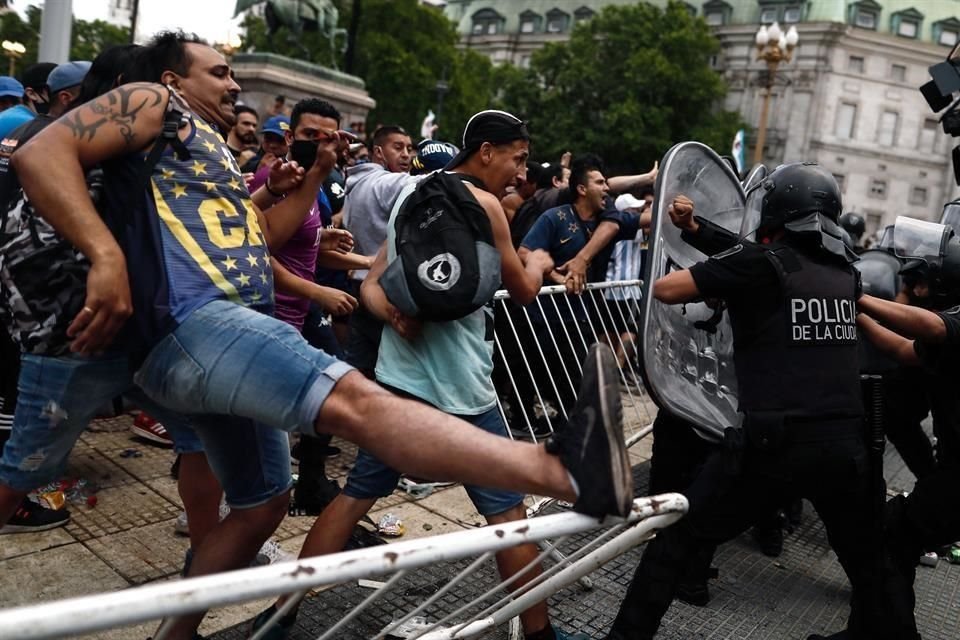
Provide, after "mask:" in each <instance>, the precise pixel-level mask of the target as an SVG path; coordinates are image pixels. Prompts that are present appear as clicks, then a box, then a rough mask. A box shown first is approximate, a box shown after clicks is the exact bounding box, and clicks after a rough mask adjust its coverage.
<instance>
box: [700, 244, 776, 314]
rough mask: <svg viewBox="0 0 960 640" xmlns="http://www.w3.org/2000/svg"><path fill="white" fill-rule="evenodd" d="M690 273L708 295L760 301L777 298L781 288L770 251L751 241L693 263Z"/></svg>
mask: <svg viewBox="0 0 960 640" xmlns="http://www.w3.org/2000/svg"><path fill="white" fill-rule="evenodd" d="M690 275H691V276H692V277H693V281H694V282H695V283H696V284H697V290H698V291H699V292H700V295H701V296H702V297H704V298H723V299H724V300H727V301H728V302H734V301H735V300H737V299H738V298H748V299H749V300H751V301H759V300H761V299H763V298H766V297H771V298H774V299H775V298H776V296H777V295H778V293H779V290H780V279H779V278H778V277H777V272H776V269H775V268H774V266H773V263H771V262H770V259H769V258H768V257H767V255H766V251H765V250H764V249H763V248H762V247H760V246H758V245H755V244H753V243H749V242H744V243H741V244H737V245H734V246H733V247H731V248H729V249H727V250H726V251H721V252H720V253H718V254H716V255H714V256H712V257H710V258H707V259H706V260H704V261H703V262H699V263H697V264H695V265H693V266H692V267H690Z"/></svg>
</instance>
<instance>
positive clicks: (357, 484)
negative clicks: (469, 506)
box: [343, 408, 523, 516]
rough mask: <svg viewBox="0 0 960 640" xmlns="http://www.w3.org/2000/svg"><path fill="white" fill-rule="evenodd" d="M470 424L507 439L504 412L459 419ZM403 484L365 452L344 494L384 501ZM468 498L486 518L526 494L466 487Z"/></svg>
mask: <svg viewBox="0 0 960 640" xmlns="http://www.w3.org/2000/svg"><path fill="white" fill-rule="evenodd" d="M457 417H458V418H461V419H463V420H466V421H467V422H469V423H470V424H472V425H474V426H476V427H479V428H481V429H483V430H484V431H486V432H487V433H492V434H494V435H498V436H503V437H507V427H506V425H504V424H503V419H502V418H501V417H500V411H499V410H498V409H497V408H493V409H490V410H489V411H486V412H484V413H481V414H479V415H476V416H457ZM399 481H400V473H399V472H398V471H394V470H393V469H391V468H390V467H388V466H387V465H385V464H384V463H382V462H380V461H379V460H378V459H377V458H375V457H373V454H370V453H368V452H366V451H364V450H363V449H360V450H359V451H358V452H357V461H356V462H355V463H354V465H353V469H351V470H350V475H349V476H347V483H346V485H345V486H344V487H343V493H344V495H347V496H350V497H351V498H354V499H357V500H369V499H371V498H383V497H384V496H388V495H390V494H391V493H393V490H394V489H396V488H397V482H399ZM463 488H464V489H466V490H467V495H468V496H470V500H471V501H472V502H473V506H475V507H476V508H477V512H478V513H479V514H480V515H482V516H495V515H498V514H501V513H503V512H505V511H509V510H510V509H512V508H513V507H515V506H517V505H518V504H521V503H522V502H523V494H522V493H514V492H513V491H504V490H503V489H487V488H484V487H477V486H474V485H464V486H463Z"/></svg>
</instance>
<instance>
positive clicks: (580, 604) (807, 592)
mask: <svg viewBox="0 0 960 640" xmlns="http://www.w3.org/2000/svg"><path fill="white" fill-rule="evenodd" d="M131 421H132V419H131V418H130V417H129V416H121V417H118V418H112V419H104V420H97V421H95V422H94V423H93V425H91V429H90V430H88V431H87V432H86V433H85V434H84V436H83V437H82V439H81V441H80V442H79V443H78V445H77V447H76V449H75V450H74V453H73V455H72V457H71V463H70V467H69V469H68V473H69V475H71V476H74V477H82V478H85V479H87V480H88V481H92V482H95V483H97V484H98V485H99V486H100V490H99V493H98V498H99V501H98V504H97V506H95V507H93V508H88V507H85V506H79V507H72V511H73V514H74V515H73V520H72V521H71V523H70V524H69V525H68V526H66V527H65V528H63V529H58V530H53V531H48V532H41V533H35V534H19V535H6V536H0V603H2V604H0V606H3V607H7V606H16V605H22V604H28V603H36V602H41V601H49V600H55V599H59V598H65V597H70V596H77V595H82V594H88V593H97V592H104V591H110V590H115V589H122V588H124V587H127V586H131V585H138V584H143V583H145V582H150V581H155V580H170V579H176V578H177V575H178V572H179V570H180V568H181V565H182V562H183V554H184V552H185V551H186V548H187V539H186V538H185V537H181V536H177V535H174V533H173V523H174V521H175V519H176V517H177V515H178V514H179V513H180V503H179V498H178V496H177V491H176V484H175V482H174V481H173V480H172V478H171V477H170V473H169V470H170V464H171V463H172V461H173V455H172V453H171V452H170V451H169V450H165V449H161V448H157V447H154V446H152V445H150V444H148V443H145V442H143V441H139V440H137V439H136V438H135V437H133V436H132V435H131V434H130V432H129V430H128V428H129V425H130V423H131ZM337 444H338V445H339V446H341V447H342V448H343V449H344V451H343V454H341V456H339V457H337V458H334V459H333V460H332V461H331V464H330V465H329V471H330V472H331V475H333V476H335V477H342V476H343V475H344V474H345V473H346V470H347V465H349V463H350V462H351V461H352V459H353V454H354V452H355V449H353V448H352V447H351V446H350V445H347V444H344V443H337ZM649 444H650V443H649V440H645V441H641V443H639V444H638V445H637V446H635V447H634V449H633V451H632V452H631V457H632V459H633V462H634V464H635V465H636V467H635V477H636V479H637V488H638V492H639V493H645V487H646V475H647V460H648V458H649ZM129 449H135V450H136V451H138V452H139V453H140V456H139V457H135V456H130V457H124V455H123V454H124V452H125V451H127V450H129ZM886 471H887V474H886V475H887V479H888V482H889V484H890V487H891V490H904V489H907V490H908V489H909V488H910V487H911V486H912V482H913V480H912V476H910V474H909V472H908V471H906V470H905V469H904V468H903V464H902V462H901V461H900V459H899V457H898V456H897V455H896V454H895V453H893V452H892V451H889V450H888V455H887V460H886ZM387 512H392V513H395V514H398V515H399V516H400V517H401V518H402V519H403V520H404V522H405V525H406V530H407V533H406V534H405V536H404V537H403V538H401V540H405V539H410V538H414V537H422V536H430V535H435V534H437V533H445V532H449V531H454V530H458V529H462V528H466V527H473V526H477V525H479V524H480V523H481V518H480V516H479V515H478V514H477V513H476V512H475V511H474V510H473V508H472V506H471V505H470V503H469V501H467V500H466V497H465V493H464V492H463V490H462V489H461V488H459V487H450V488H445V489H441V490H438V491H435V492H434V493H433V494H431V495H430V496H428V497H426V498H422V499H419V500H414V499H412V498H411V497H410V496H408V495H407V494H404V493H401V492H396V493H394V494H393V495H392V496H390V497H389V498H386V499H384V500H382V501H380V502H379V503H378V504H377V509H376V511H374V512H373V513H372V514H371V515H372V517H373V519H374V520H377V519H378V518H379V516H381V515H383V514H385V513H387ZM311 522H312V518H308V517H300V518H296V517H288V518H287V519H286V520H285V521H284V522H283V524H282V525H281V527H280V529H279V530H278V532H277V534H276V539H277V540H278V541H279V542H280V546H281V548H282V549H284V550H285V551H287V552H289V553H296V552H297V550H298V549H299V546H300V543H301V542H302V540H303V537H304V534H305V533H306V531H307V530H308V529H309V526H310V524H311ZM581 541H582V540H581V539H574V540H572V541H570V542H568V543H567V545H566V546H565V547H564V548H565V549H567V550H570V549H572V548H575V547H576V546H577V544H578V543H580V542H581ZM640 552H641V550H634V551H632V552H630V553H628V554H625V555H624V556H622V557H621V558H618V559H617V560H615V561H613V562H611V563H610V564H608V565H606V566H605V567H603V568H602V569H601V570H600V571H597V572H595V573H594V574H593V576H592V577H593V589H592V590H590V591H584V590H583V589H582V588H581V587H579V586H574V587H571V588H568V589H565V590H563V591H561V592H560V593H558V594H556V595H555V596H554V597H553V598H551V600H550V605H551V611H552V615H553V618H554V620H555V621H556V622H557V624H558V625H559V626H561V627H563V628H567V629H575V630H583V631H586V632H588V633H590V634H591V636H592V637H595V638H602V637H604V636H603V632H605V631H606V630H607V629H608V628H609V624H610V622H611V621H612V619H613V617H614V615H615V614H616V608H617V605H618V603H619V600H620V598H621V597H622V595H623V592H624V590H625V588H626V585H627V583H628V581H629V579H630V576H631V574H632V571H633V568H634V567H635V565H636V562H637V559H638V558H639V555H640ZM465 564H466V562H461V563H454V564H447V565H437V566H431V567H428V568H424V569H422V570H419V571H416V572H411V574H412V575H411V576H408V579H407V580H406V581H405V582H404V583H403V584H402V586H401V588H400V589H399V590H398V591H397V592H396V594H394V595H392V596H391V597H390V598H389V599H388V600H387V602H385V603H383V604H382V605H381V606H379V607H378V608H376V609H375V610H373V611H371V612H369V614H365V615H364V616H361V617H360V619H359V620H358V621H357V622H356V624H355V625H354V626H352V627H351V628H349V629H348V630H347V631H345V632H344V633H343V634H341V635H340V636H339V637H343V638H360V637H366V634H369V633H373V632H375V631H376V630H378V629H379V628H380V627H381V626H382V624H384V623H386V622H387V621H388V620H389V619H390V618H391V616H392V615H393V614H395V613H396V612H398V611H400V610H401V606H402V605H405V604H408V603H409V602H414V601H417V600H418V599H419V600H422V599H423V598H424V597H425V596H428V595H429V594H431V593H433V592H435V591H436V590H437V589H438V588H439V586H440V585H442V584H445V583H446V582H447V581H448V580H449V578H450V577H451V576H452V575H453V574H454V573H455V572H456V571H457V570H458V569H459V568H462V566H464V565H465ZM715 564H716V565H717V566H719V568H720V577H719V579H717V580H714V581H712V582H711V593H712V595H713V600H712V601H711V602H710V604H709V605H708V606H707V607H705V608H702V609H698V608H695V607H690V606H687V605H683V604H680V603H678V604H675V605H674V606H673V607H672V608H671V609H670V611H669V612H668V614H667V617H666V619H665V622H664V626H663V631H662V633H661V634H660V637H662V638H669V639H673V638H711V639H717V640H719V639H741V638H751V639H761V638H762V639H770V638H775V639H779V638H785V639H787V638H805V637H806V634H807V633H809V632H815V631H820V632H823V631H835V630H837V629H840V628H841V627H842V625H843V621H844V620H845V617H846V600H847V597H848V587H847V584H846V579H845V578H844V576H843V575H842V572H841V571H840V568H839V565H838V564H837V562H836V559H835V556H834V554H833V553H832V552H831V551H830V550H829V548H828V546H827V544H826V540H825V537H824V532H823V528H822V526H821V525H820V523H819V520H817V518H816V517H815V515H814V514H812V512H811V510H810V508H809V505H807V511H806V513H805V519H804V522H803V524H802V525H801V526H800V527H799V528H798V529H797V531H795V532H794V533H793V534H792V535H790V536H789V537H788V538H787V541H786V545H785V552H784V554H783V556H781V557H780V558H778V559H770V558H767V557H765V556H763V555H761V554H760V553H759V552H757V551H756V548H755V546H754V544H753V543H752V541H751V540H750V538H749V537H748V536H742V537H741V538H740V539H738V540H735V541H733V542H732V543H730V544H727V545H724V546H723V547H722V548H721V549H720V551H719V553H718V556H717V560H716V562H715ZM494 575H495V573H494V570H493V567H492V563H491V565H490V566H487V567H485V568H484V570H483V571H482V572H481V573H480V574H478V575H476V576H474V577H472V578H471V579H470V580H468V581H467V583H466V584H465V585H464V587H463V591H464V592H466V593H476V592H479V591H480V589H482V588H486V587H487V586H489V584H490V581H492V580H493V579H494ZM917 587H918V603H919V604H918V618H919V620H920V624H921V631H922V633H923V637H924V638H925V640H948V639H949V640H954V639H956V638H960V597H958V595H960V594H958V590H960V567H955V566H953V565H949V564H947V563H945V562H943V561H941V562H940V564H939V565H938V566H937V567H936V568H933V569H928V568H923V567H922V568H920V569H919V570H918V581H917ZM369 593H370V592H369V590H368V589H363V588H360V587H359V586H357V585H342V586H340V587H337V588H334V589H331V590H328V591H324V592H322V593H319V594H313V595H311V596H310V597H308V599H307V600H306V601H305V603H304V606H303V608H302V611H301V617H300V619H299V622H298V624H297V626H296V627H295V629H294V631H293V633H292V634H291V636H290V637H291V639H292V640H298V639H302V638H312V637H315V635H316V633H317V631H319V630H321V629H323V628H325V627H326V626H328V625H329V623H330V622H331V621H332V620H336V619H339V618H340V617H342V615H343V614H344V613H345V612H346V611H348V610H349V608H351V607H352V606H353V605H355V604H356V603H357V602H359V601H360V600H361V599H363V598H365V597H367V596H368V595H369ZM460 595H463V594H462V593H461V594H460ZM462 601H463V598H462V597H454V598H447V599H444V600H441V602H440V603H439V604H438V609H439V610H444V608H445V607H446V608H447V609H449V608H452V607H453V606H454V605H455V604H460V603H462ZM268 603H269V601H260V602H253V603H248V604H246V605H243V606H234V607H228V608H224V609H220V610H217V611H214V612H211V613H210V614H209V615H208V616H207V618H206V620H205V621H204V624H203V626H202V627H201V632H202V633H204V634H206V635H208V636H212V637H214V638H217V639H219V640H239V639H241V638H244V637H245V630H246V628H247V627H246V624H244V623H245V622H246V621H248V620H250V619H251V618H252V617H253V616H254V615H255V614H256V613H257V612H259V611H260V610H262V609H263V608H264V607H265V606H266V605H267V604H268ZM430 613H431V615H436V613H437V611H431V612H430ZM154 629H155V624H154V623H149V624H143V625H139V626H137V627H129V628H125V629H117V630H113V631H110V632H101V633H98V634H96V635H95V636H88V637H96V638H102V639H104V640H121V639H123V640H125V639H127V638H131V639H140V640H142V639H143V638H146V637H147V636H148V635H150V633H151V632H152V631H153V630H154ZM311 631H313V634H311ZM488 637H503V638H506V637H507V634H506V631H505V630H499V631H498V632H496V633H492V634H488Z"/></svg>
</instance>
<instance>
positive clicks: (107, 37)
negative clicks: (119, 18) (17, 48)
mask: <svg viewBox="0 0 960 640" xmlns="http://www.w3.org/2000/svg"><path fill="white" fill-rule="evenodd" d="M42 16H43V10H42V9H40V8H39V7H37V6H34V5H31V6H29V7H27V19H26V20H23V18H21V17H20V15H19V14H18V13H17V12H15V11H10V12H8V13H4V14H2V15H0V33H2V34H3V39H4V40H12V41H15V42H19V43H21V44H22V45H23V46H24V47H26V49H27V51H26V53H24V54H23V57H21V58H20V60H19V61H18V62H17V66H16V68H17V74H18V75H19V73H20V72H21V71H23V69H24V68H26V67H28V66H29V65H31V64H33V63H35V62H37V55H38V52H39V45H40V19H41V17H42ZM129 41H130V28H129V27H117V26H115V25H112V24H110V23H109V22H105V21H103V20H94V21H92V22H91V21H87V20H74V21H73V30H72V32H71V41H70V59H71V60H93V59H94V58H95V57H97V54H99V53H100V52H101V51H103V50H104V49H106V48H108V47H111V46H113V45H116V44H124V43H126V42H129ZM2 69H3V73H6V70H7V67H6V66H4V67H2Z"/></svg>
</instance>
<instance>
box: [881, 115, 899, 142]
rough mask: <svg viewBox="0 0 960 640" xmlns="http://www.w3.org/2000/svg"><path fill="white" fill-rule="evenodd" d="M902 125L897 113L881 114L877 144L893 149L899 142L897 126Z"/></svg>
mask: <svg viewBox="0 0 960 640" xmlns="http://www.w3.org/2000/svg"><path fill="white" fill-rule="evenodd" d="M899 123H900V114H899V113H897V112H896V111H884V112H883V113H882V114H880V128H879V129H878V130H877V142H879V143H880V144H882V145H883V146H885V147H892V146H894V145H895V144H896V142H897V125H898V124H899Z"/></svg>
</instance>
